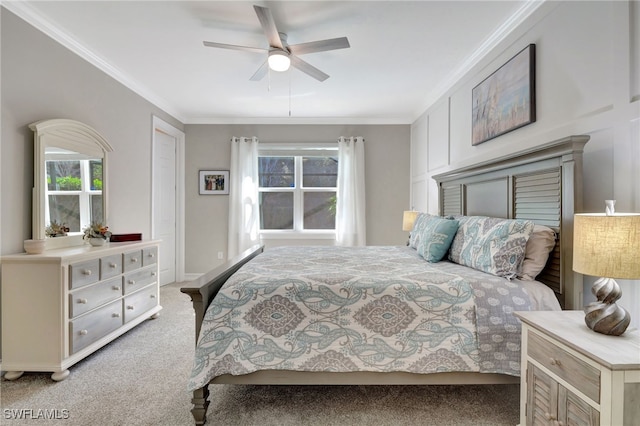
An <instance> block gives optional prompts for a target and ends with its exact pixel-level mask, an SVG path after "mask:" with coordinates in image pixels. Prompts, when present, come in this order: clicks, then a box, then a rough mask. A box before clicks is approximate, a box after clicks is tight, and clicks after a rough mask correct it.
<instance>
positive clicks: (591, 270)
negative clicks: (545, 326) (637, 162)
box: [573, 202, 640, 336]
mask: <svg viewBox="0 0 640 426" xmlns="http://www.w3.org/2000/svg"><path fill="white" fill-rule="evenodd" d="M573 244H574V247H573V270H574V271H575V272H579V273H581V274H585V275H593V276H598V277H602V278H599V279H598V280H596V282H595V283H594V284H593V287H592V288H591V292H592V293H593V294H594V296H596V298H597V301H596V302H593V303H591V304H589V305H588V306H586V307H585V308H584V312H585V322H586V324H587V326H588V327H589V328H590V329H592V330H594V331H596V332H598V333H602V334H608V335H614V336H619V335H621V334H622V333H624V331H625V330H626V329H627V326H628V325H629V322H630V320H631V317H630V315H629V312H627V311H626V310H625V309H624V308H622V307H621V306H618V305H617V304H616V301H617V300H618V299H620V297H621V296H622V291H621V290H620V286H619V285H618V283H617V282H616V281H615V280H614V278H619V279H638V278H640V259H639V254H640V214H638V213H615V212H614V211H613V205H612V203H610V202H608V203H607V213H603V214H576V215H575V216H574V223H573Z"/></svg>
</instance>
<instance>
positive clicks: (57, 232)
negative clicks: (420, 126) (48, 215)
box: [44, 220, 69, 238]
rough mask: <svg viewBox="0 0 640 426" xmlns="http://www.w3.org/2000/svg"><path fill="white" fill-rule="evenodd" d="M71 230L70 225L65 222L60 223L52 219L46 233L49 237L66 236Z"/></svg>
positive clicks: (45, 230)
mask: <svg viewBox="0 0 640 426" xmlns="http://www.w3.org/2000/svg"><path fill="white" fill-rule="evenodd" d="M67 232H69V227H68V226H67V225H66V224H64V223H58V222H57V221H55V220H52V221H51V223H50V224H49V226H47V227H46V228H45V229H44V233H45V235H46V236H47V237H52V238H53V237H66V236H67Z"/></svg>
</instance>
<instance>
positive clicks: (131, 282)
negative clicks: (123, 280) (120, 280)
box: [127, 280, 136, 284]
mask: <svg viewBox="0 0 640 426" xmlns="http://www.w3.org/2000/svg"><path fill="white" fill-rule="evenodd" d="M127 282H128V283H129V284H135V283H136V281H135V280H129V281H127Z"/></svg>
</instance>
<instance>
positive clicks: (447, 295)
mask: <svg viewBox="0 0 640 426" xmlns="http://www.w3.org/2000/svg"><path fill="white" fill-rule="evenodd" d="M588 139H589V138H588V137H587V136H570V137H567V138H563V139H561V140H557V141H553V142H550V143H546V144H543V145H541V146H538V147H536V148H535V149H529V150H525V151H522V152H519V153H516V154H512V155H508V156H505V157H501V158H499V159H495V160H492V161H488V162H483V163H480V164H476V165H472V166H468V167H463V168H460V169H456V170H452V171H449V172H446V173H442V174H439V175H436V176H434V179H435V180H436V182H437V184H438V190H439V215H438V216H431V215H427V214H422V215H420V216H419V219H418V220H417V221H416V226H415V227H414V231H412V235H411V240H410V244H409V246H407V247H404V246H397V247H396V246H380V247H296V248H295V250H293V251H291V250H288V249H287V248H273V249H269V250H266V251H265V250H264V249H263V247H262V246H256V247H253V248H251V249H249V250H247V251H245V252H244V253H242V254H241V255H239V256H237V257H236V258H234V259H231V260H230V261H228V262H227V263H225V264H224V265H222V266H220V267H218V268H215V269H213V270H212V271H209V272H208V273H206V274H204V275H203V276H201V277H200V278H199V279H197V280H195V281H193V282H192V283H191V284H190V285H189V286H185V287H183V288H182V289H181V291H182V292H184V293H186V294H188V295H189V296H190V297H191V299H192V302H193V306H194V310H195V312H196V324H195V325H196V327H195V328H196V342H197V343H196V353H195V359H194V367H193V373H192V376H191V379H190V381H189V388H190V389H191V390H193V399H192V403H193V409H192V410H191V411H192V414H193V416H194V419H195V422H196V424H204V422H205V421H206V411H207V408H208V405H209V401H208V396H209V391H208V385H209V384H232V383H233V384H336V385H339V384H489V383H518V382H519V374H520V364H519V361H520V353H519V343H520V335H519V322H518V320H517V319H515V317H513V316H512V315H511V313H512V312H513V311H515V310H541V309H560V308H564V309H578V308H580V300H581V298H582V282H581V280H580V278H579V276H574V274H573V272H572V270H571V266H570V265H571V247H572V241H571V237H572V234H573V229H572V220H573V213H574V212H575V211H580V210H579V209H580V208H581V193H582V184H581V170H582V152H583V148H584V145H585V144H586V142H587V141H588ZM453 224H455V226H453ZM453 228H455V230H454V231H450V229H453ZM534 228H535V229H536V232H535V233H537V232H538V231H539V230H540V229H546V230H550V231H552V234H553V239H552V242H551V245H549V246H548V247H547V249H545V250H546V251H547V255H546V256H544V263H543V264H541V265H538V266H539V269H537V271H536V272H535V274H534V275H535V277H534V278H535V280H531V277H527V276H526V274H525V273H524V272H523V270H522V268H524V266H523V262H522V260H523V259H524V258H525V255H526V257H527V258H528V256H529V251H528V250H527V248H528V247H531V245H532V244H531V242H532V241H533V238H532V235H534ZM447 229H449V231H447ZM478 230H482V231H478ZM487 230H488V231H487ZM505 230H506V231H505ZM483 232H484V233H483ZM495 232H503V233H505V235H506V234H508V237H506V238H505V239H504V240H503V242H504V244H503V245H502V246H500V247H498V248H496V247H495V242H494V243H491V244H492V245H491V247H489V244H488V243H487V244H485V243H483V244H478V241H487V242H488V241H496V240H495V238H493V237H492V235H493V234H492V233H495ZM434 236H437V238H435V237H434ZM492 238H493V239H492ZM447 240H448V241H447ZM526 244H529V246H527V245H526ZM478 247H480V248H478ZM496 250H501V251H500V253H502V254H504V256H496V255H495V253H496ZM525 252H526V253H525ZM434 256H435V257H434ZM440 256H443V257H442V260H440V261H438V260H439V257H440ZM432 257H433V258H432ZM495 259H503V260H504V261H503V260H500V261H497V262H496V260H495ZM428 260H430V261H428ZM540 270H541V272H538V271H540ZM523 275H524V276H523ZM427 277H428V278H427ZM505 277H506V278H505ZM549 295H551V296H549ZM505 330H507V331H508V332H505Z"/></svg>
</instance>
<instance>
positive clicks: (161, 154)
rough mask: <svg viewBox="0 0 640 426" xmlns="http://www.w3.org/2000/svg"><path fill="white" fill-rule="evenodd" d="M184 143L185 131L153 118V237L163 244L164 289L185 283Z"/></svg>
mask: <svg viewBox="0 0 640 426" xmlns="http://www.w3.org/2000/svg"><path fill="white" fill-rule="evenodd" d="M184 142H185V136H184V133H183V132H182V131H181V130H178V129H176V128H175V127H173V126H172V125H170V124H169V123H167V122H165V121H164V120H162V119H160V118H158V117H155V116H154V117H153V142H152V143H153V145H152V157H153V160H152V167H151V168H152V171H151V173H152V181H151V188H152V197H151V205H152V220H151V234H152V238H153V239H157V240H161V241H160V244H159V247H160V248H159V251H160V256H159V259H158V260H159V265H160V285H167V284H171V283H173V282H176V281H184Z"/></svg>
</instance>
